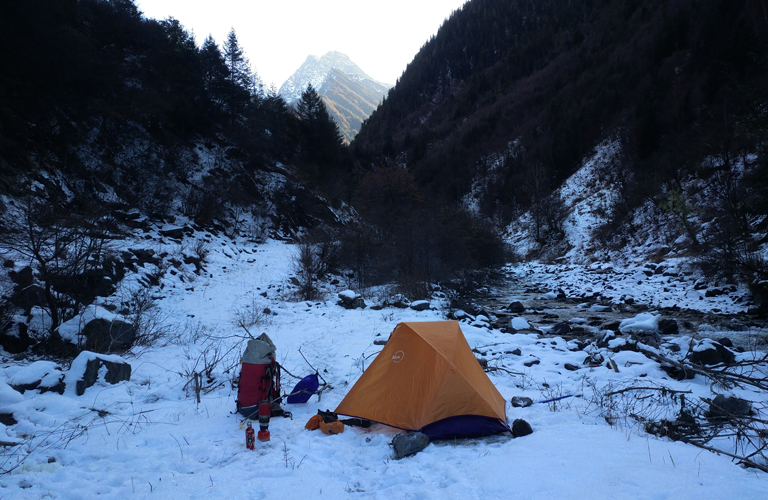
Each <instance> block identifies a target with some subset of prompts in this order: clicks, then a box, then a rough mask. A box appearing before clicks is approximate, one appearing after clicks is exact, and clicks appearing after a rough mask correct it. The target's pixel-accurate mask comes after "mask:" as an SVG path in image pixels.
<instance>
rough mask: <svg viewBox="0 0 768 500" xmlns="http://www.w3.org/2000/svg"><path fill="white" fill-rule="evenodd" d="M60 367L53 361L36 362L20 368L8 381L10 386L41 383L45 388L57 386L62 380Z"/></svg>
mask: <svg viewBox="0 0 768 500" xmlns="http://www.w3.org/2000/svg"><path fill="white" fill-rule="evenodd" d="M57 367H58V365H57V364H56V363H54V362H53V361H35V362H33V363H30V364H28V365H27V366H24V367H22V368H19V369H18V370H17V371H16V372H14V373H13V375H11V377H10V378H9V380H8V383H9V384H10V385H28V384H34V383H35V382H41V385H42V386H43V387H51V386H53V385H56V384H57V383H58V381H59V379H60V378H61V377H60V376H61V372H60V371H59V370H57Z"/></svg>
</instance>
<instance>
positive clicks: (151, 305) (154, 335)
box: [124, 288, 175, 347]
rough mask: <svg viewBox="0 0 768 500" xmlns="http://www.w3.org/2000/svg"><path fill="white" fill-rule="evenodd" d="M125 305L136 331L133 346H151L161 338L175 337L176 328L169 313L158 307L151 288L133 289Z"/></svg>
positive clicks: (127, 314) (127, 315)
mask: <svg viewBox="0 0 768 500" xmlns="http://www.w3.org/2000/svg"><path fill="white" fill-rule="evenodd" d="M124 305H125V313H126V314H125V316H126V317H127V318H128V320H129V322H130V323H131V325H132V326H133V329H134V331H135V332H136V333H135V337H134V340H133V346H138V347H150V346H152V345H154V344H155V343H156V342H158V341H159V340H160V339H163V338H165V339H170V338H171V337H173V334H174V332H175V329H174V327H173V325H172V324H170V323H169V321H168V319H169V317H168V314H166V313H164V312H163V311H162V309H160V308H159V307H158V305H157V301H156V299H155V298H154V297H153V296H152V293H151V292H150V290H148V289H146V288H140V289H137V290H134V291H132V292H131V294H130V296H129V298H128V300H127V301H125V302H124Z"/></svg>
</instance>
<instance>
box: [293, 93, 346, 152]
mask: <svg viewBox="0 0 768 500" xmlns="http://www.w3.org/2000/svg"><path fill="white" fill-rule="evenodd" d="M296 113H297V115H298V117H299V120H300V121H301V125H302V131H303V133H304V138H305V141H306V146H307V148H306V149H307V153H308V156H309V159H310V160H311V161H312V162H314V163H317V164H318V165H323V166H327V165H331V164H333V163H334V162H336V161H338V159H339V156H340V154H341V147H342V144H343V138H342V137H341V133H339V126H338V125H336V122H335V121H333V118H331V115H330V114H328V109H327V108H326V107H325V104H324V103H323V101H322V99H321V98H320V95H319V94H318V93H317V91H316V90H315V89H314V87H312V84H311V83H310V84H309V85H308V86H307V89H306V90H305V91H304V92H303V93H302V94H301V99H300V100H299V102H298V104H297V105H296Z"/></svg>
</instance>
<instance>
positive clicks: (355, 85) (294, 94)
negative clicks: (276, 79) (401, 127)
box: [278, 51, 392, 142]
mask: <svg viewBox="0 0 768 500" xmlns="http://www.w3.org/2000/svg"><path fill="white" fill-rule="evenodd" d="M308 85H312V87H313V88H314V89H315V90H317V92H318V94H320V96H321V97H322V98H323V102H324V103H325V104H326V107H327V108H328V111H329V113H330V114H331V116H332V117H333V119H334V120H335V121H336V123H337V124H338V125H339V130H340V131H341V133H342V135H343V137H344V139H345V140H346V141H347V142H350V141H351V140H352V139H353V138H354V137H355V135H356V134H357V132H358V131H359V130H360V126H361V124H362V122H363V121H364V120H365V119H366V118H368V116H370V114H371V113H372V112H373V111H374V110H375V109H376V108H377V107H378V105H379V103H380V102H381V100H382V99H383V98H384V96H385V95H386V92H387V91H388V90H389V89H390V88H391V87H392V86H391V85H389V84H386V83H382V82H379V81H377V80H374V79H373V78H372V77H371V76H369V75H368V74H366V73H365V71H363V70H362V69H361V68H360V67H359V66H358V65H357V64H355V63H354V62H353V61H352V60H351V59H350V58H349V57H348V56H347V55H346V54H342V53H341V52H337V51H330V52H327V53H326V54H324V55H323V56H322V57H318V56H315V55H309V56H307V59H306V60H305V61H304V63H303V64H302V65H301V66H300V67H299V69H297V70H296V72H295V73H294V74H293V75H291V76H290V77H289V78H288V80H286V81H285V82H284V83H283V84H282V85H281V86H280V90H279V91H278V94H279V95H280V96H281V97H282V98H283V99H285V101H286V102H287V103H288V104H289V105H294V104H295V103H296V102H297V101H298V100H299V99H301V94H302V93H303V92H304V91H305V90H306V89H307V86H308Z"/></svg>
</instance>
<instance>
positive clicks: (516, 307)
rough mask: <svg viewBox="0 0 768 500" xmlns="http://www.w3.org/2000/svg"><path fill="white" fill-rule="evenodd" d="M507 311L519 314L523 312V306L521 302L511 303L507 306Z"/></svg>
mask: <svg viewBox="0 0 768 500" xmlns="http://www.w3.org/2000/svg"><path fill="white" fill-rule="evenodd" d="M507 311H509V312H512V313H516V314H520V313H524V312H525V306H524V305H523V303H522V302H512V303H511V304H509V305H508V306H507Z"/></svg>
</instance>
